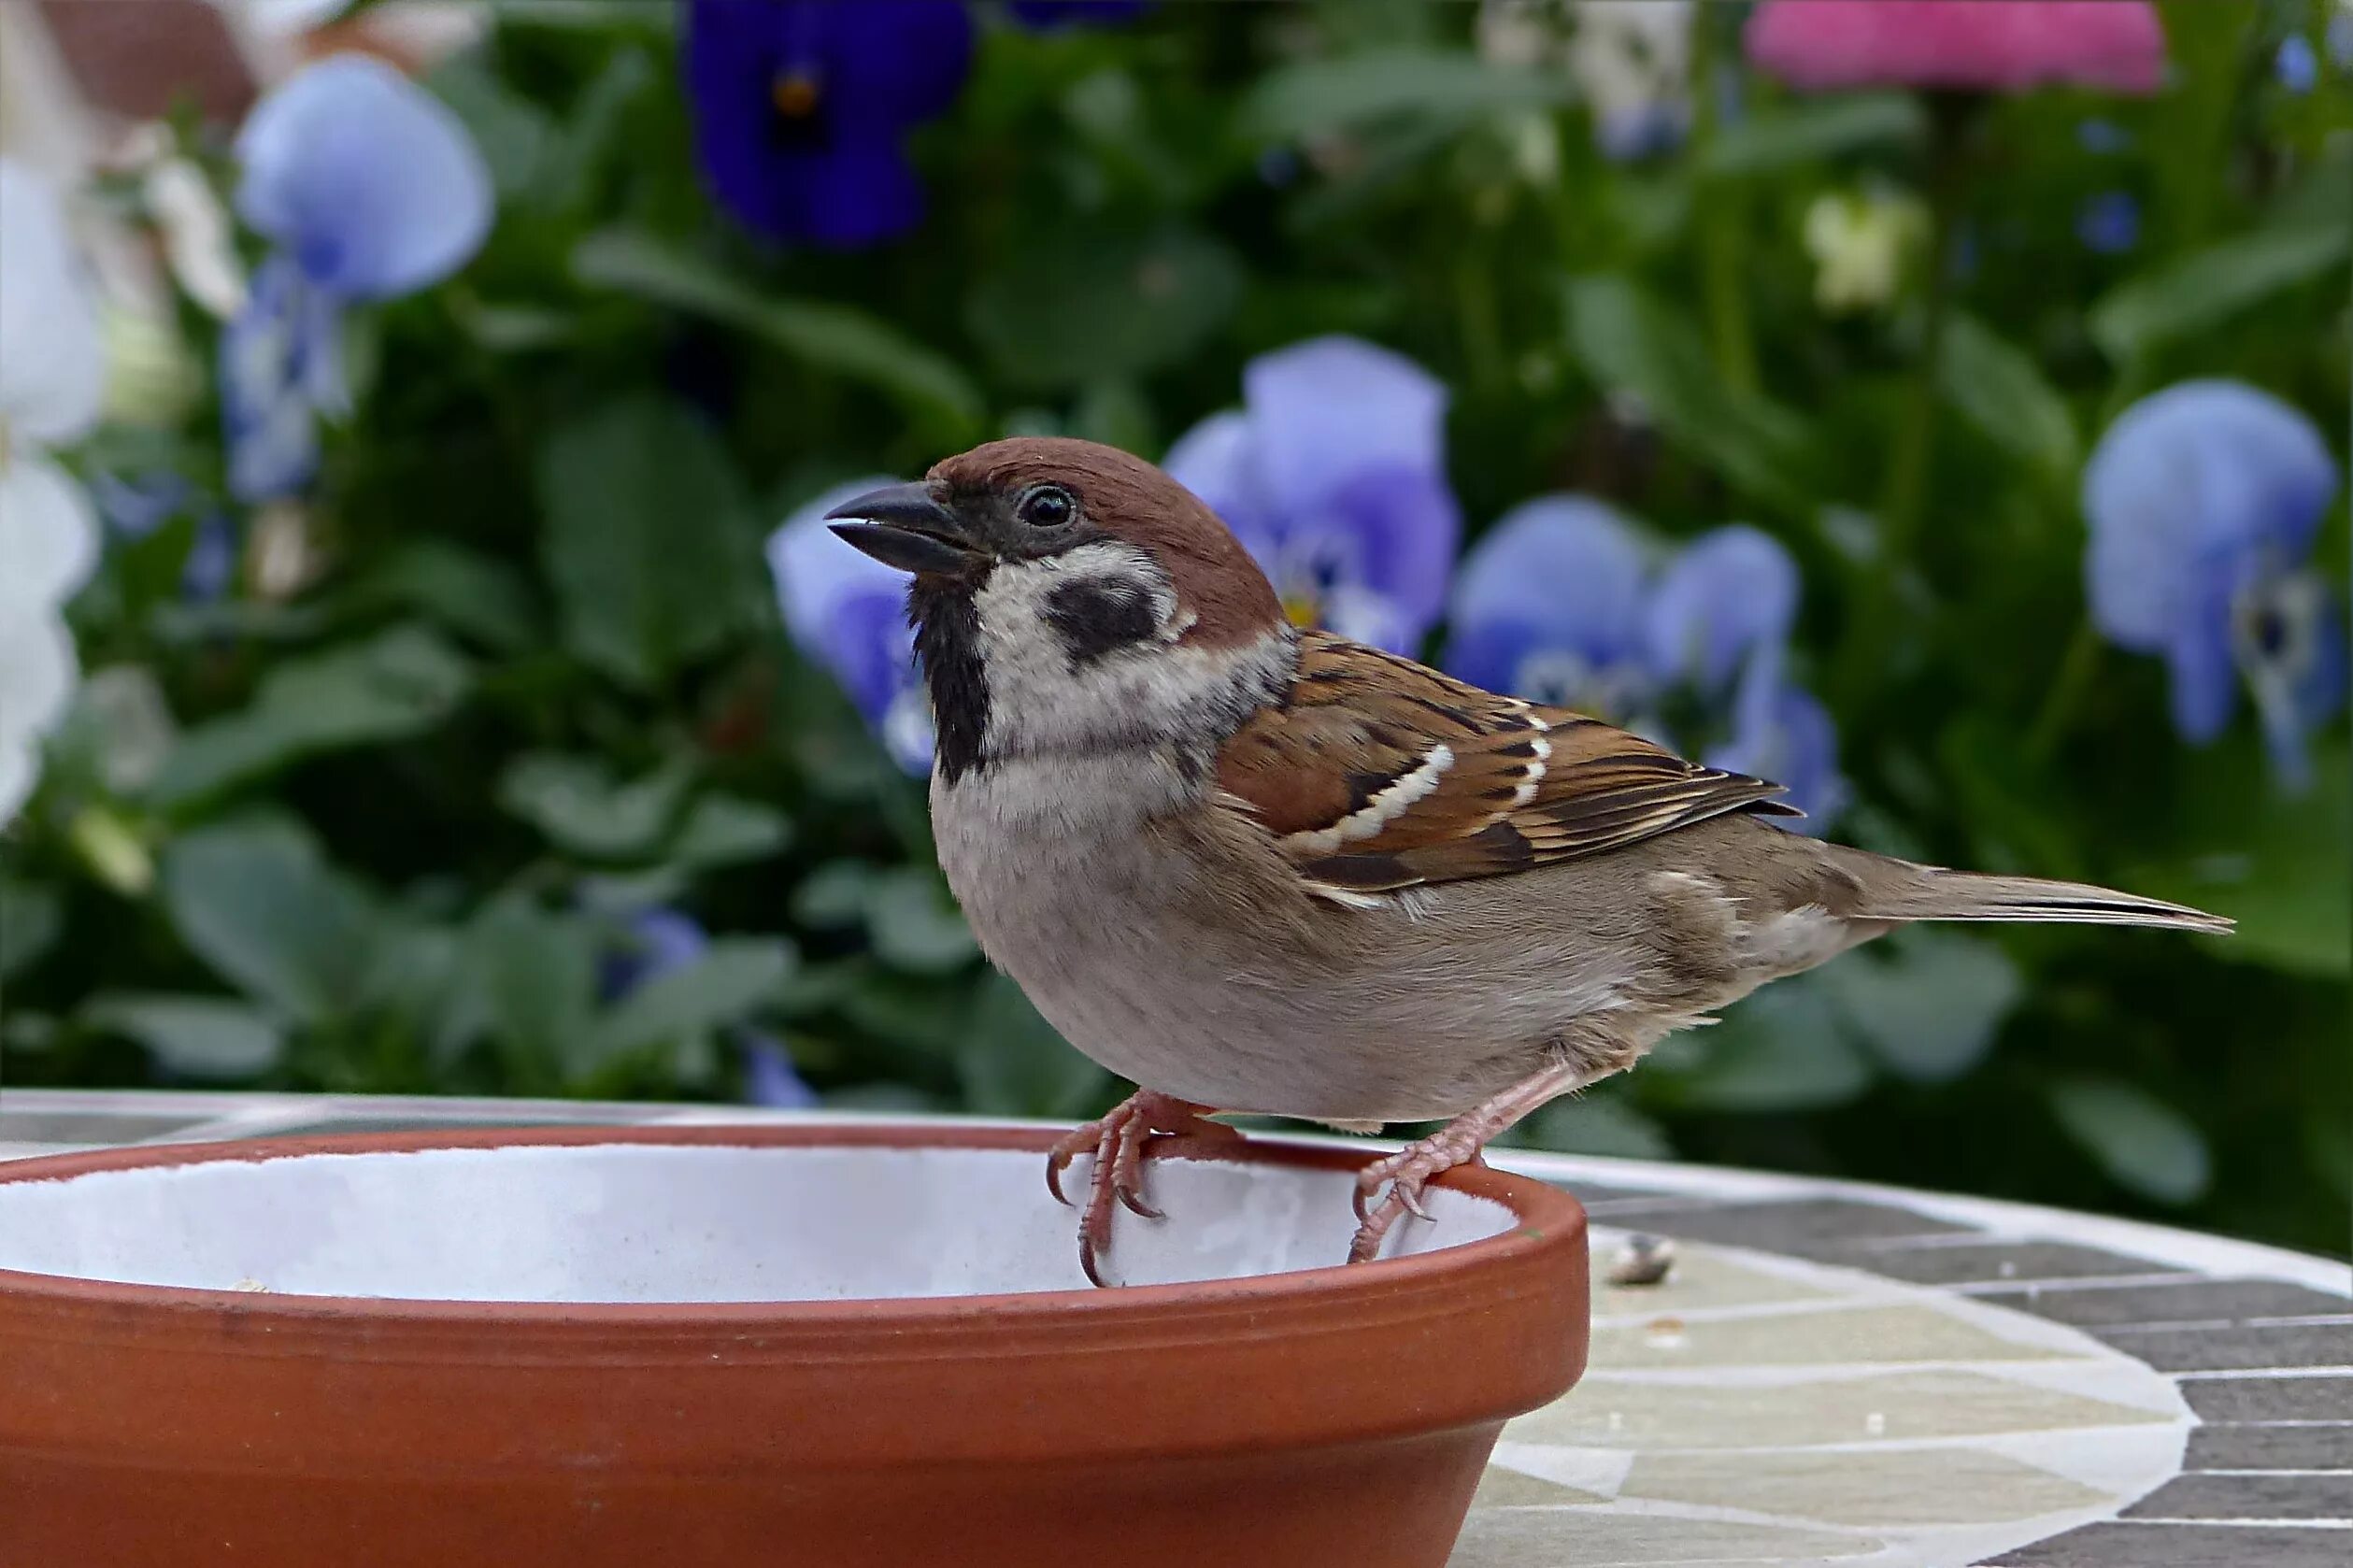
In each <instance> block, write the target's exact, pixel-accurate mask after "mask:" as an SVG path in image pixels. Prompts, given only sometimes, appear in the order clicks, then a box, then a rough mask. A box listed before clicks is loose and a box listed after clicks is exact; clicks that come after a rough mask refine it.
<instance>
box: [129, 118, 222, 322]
mask: <svg viewBox="0 0 2353 1568" xmlns="http://www.w3.org/2000/svg"><path fill="white" fill-rule="evenodd" d="M140 194H141V195H142V196H144V197H145V198H146V201H147V210H148V215H149V216H150V217H151V218H153V219H154V221H155V227H156V230H157V232H158V233H159V234H161V235H162V236H163V240H164V258H165V259H166V260H167V261H168V262H170V264H171V268H172V276H173V277H174V278H178V279H179V286H180V287H181V288H182V289H184V290H186V291H187V292H188V297H189V298H190V299H193V300H194V301H195V302H196V303H197V304H198V305H201V306H204V307H205V309H206V310H207V311H209V312H210V313H211V314H212V315H214V316H217V317H219V318H221V320H222V321H226V320H228V319H229V318H230V317H232V316H234V315H235V314H236V313H237V312H238V311H240V310H242V309H244V308H245V268H244V266H243V265H242V264H240V263H239V262H238V261H237V253H236V246H235V243H234V241H233V238H232V236H231V235H230V231H229V214H228V210H227V208H225V207H222V206H221V198H220V197H219V196H217V195H215V194H214V193H213V189H212V182H211V181H210V180H208V179H207V178H205V177H204V171H203V170H201V169H199V168H197V167H196V165H195V164H193V163H190V162H189V161H188V160H187V159H185V158H164V159H162V160H160V161H159V162H157V163H156V164H154V165H153V166H152V167H151V168H150V169H149V170H148V171H147V178H145V179H144V180H142V181H141V182H140Z"/></svg>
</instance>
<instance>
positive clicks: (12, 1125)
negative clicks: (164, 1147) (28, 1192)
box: [0, 1109, 207, 1144]
mask: <svg viewBox="0 0 2353 1568" xmlns="http://www.w3.org/2000/svg"><path fill="white" fill-rule="evenodd" d="M205 1120H207V1118H205V1117H201V1116H154V1115H140V1114H138V1113H136V1112H131V1111H27V1110H8V1109H0V1143H11V1144H135V1143H138V1142H140V1141H142V1140H144V1139H147V1138H160V1137H162V1136H164V1134H165V1133H177V1132H178V1131H179V1130H180V1129H181V1128H183V1127H193V1126H195V1125H197V1124H198V1123H199V1122H202V1121H205Z"/></svg>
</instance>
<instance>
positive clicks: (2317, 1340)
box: [2092, 1321, 2353, 1372]
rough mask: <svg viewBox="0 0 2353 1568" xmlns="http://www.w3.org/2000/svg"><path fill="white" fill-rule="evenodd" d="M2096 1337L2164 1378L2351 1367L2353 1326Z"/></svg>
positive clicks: (2114, 1332)
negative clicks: (2179, 1374) (2185, 1374)
mask: <svg viewBox="0 0 2353 1568" xmlns="http://www.w3.org/2000/svg"><path fill="white" fill-rule="evenodd" d="M2092 1335H2093V1337H2094V1338H2097V1339H2100V1340H2103V1341H2105V1342H2106V1343H2107V1344H2110V1345H2113V1346H2115V1347H2117V1348H2118V1349H2119V1350H2121V1351H2123V1352H2124V1353H2125V1354H2126V1355H2128V1356H2132V1357H2133V1358H2135V1359H2137V1360H2140V1361H2146V1362H2147V1363H2148V1364H2149V1365H2151V1366H2153V1367H2155V1368H2157V1370H2158V1371H2160V1372H2241V1371H2246V1372H2259V1371H2265V1370H2269V1369H2271V1368H2275V1367H2298V1366H2353V1321H2346V1322H2339V1323H2290V1324H2281V1325H2278V1326H2275V1327H2268V1328H2257V1327H2250V1326H2248V1325H2246V1324H2237V1325H2233V1326H2232V1327H2230V1328H2207V1329H2198V1328H2187V1329H2094V1330H2093V1331H2092Z"/></svg>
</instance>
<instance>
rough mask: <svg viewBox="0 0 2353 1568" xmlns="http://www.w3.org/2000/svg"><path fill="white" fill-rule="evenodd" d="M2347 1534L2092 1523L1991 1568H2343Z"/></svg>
mask: <svg viewBox="0 0 2353 1568" xmlns="http://www.w3.org/2000/svg"><path fill="white" fill-rule="evenodd" d="M2346 1545H2347V1541H2346V1532H2344V1531H2342V1530H2298V1529H2296V1528H2294V1527H2292V1526H2273V1527H2266V1526H2261V1525H2223V1524H2136V1523H2131V1522H2121V1521H2120V1522H2117V1523H2102V1524H2088V1525H2085V1526H2084V1527H2083V1528H2082V1529H2081V1530H2071V1531H2069V1532H2067V1533H2065V1534H2064V1535H2054V1536H2052V1537H2051V1538H2050V1539H2049V1540H2047V1541H2037V1542H2035V1543H2034V1544H2033V1545H2032V1546H2031V1547H2018V1549H2017V1550H2015V1551H2010V1552H2004V1554H2003V1555H2002V1556H2000V1557H1993V1558H1988V1559H1987V1560H1986V1563H1987V1568H2249V1565H2250V1564H2256V1563H2260V1564H2261V1568H2345V1557H2346V1550H2345V1548H2346Z"/></svg>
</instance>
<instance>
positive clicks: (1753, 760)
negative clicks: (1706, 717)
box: [1701, 681, 1847, 833]
mask: <svg viewBox="0 0 2353 1568" xmlns="http://www.w3.org/2000/svg"><path fill="white" fill-rule="evenodd" d="M1701 760H1702V761H1704V762H1705V763H1707V764H1708V765H1709V766H1711V767H1719V768H1728V769H1730V770H1731V771H1733V772H1734V773H1745V774H1748V775H1750V776H1751V777H1757V778H1770V779H1772V780H1773V781H1774V782H1775V784H1780V785H1784V786H1786V787H1787V788H1788V790H1789V794H1788V796H1787V797H1786V798H1787V799H1788V801H1789V803H1790V805H1794V806H1796V807H1797V808H1798V809H1799V810H1800V811H1803V812H1804V813H1805V816H1804V819H1802V820H1798V819H1791V818H1787V817H1775V818H1768V819H1766V820H1769V821H1771V822H1773V823H1774V825H1775V826H1776V827H1785V828H1789V829H1790V830H1791V831H1793V832H1797V833H1818V832H1820V831H1821V829H1822V826H1823V824H1824V823H1826V822H1828V821H1829V820H1831V819H1832V817H1835V816H1836V815H1838V808H1839V807H1840V806H1841V805H1844V804H1845V803H1846V799H1847V783H1846V780H1845V779H1843V778H1842V777H1839V773H1838V726H1837V724H1836V723H1835V722H1834V721H1833V720H1832V719H1831V716H1830V710H1829V709H1828V708H1826V707H1824V706H1822V705H1821V703H1820V702H1818V700H1816V698H1815V697H1814V696H1813V694H1812V693H1810V692H1808V691H1805V690H1804V688H1802V687H1798V686H1794V685H1791V684H1790V683H1788V682H1786V681H1779V682H1775V683H1772V684H1766V683H1763V682H1758V683H1756V684H1753V685H1751V686H1749V687H1747V688H1746V689H1744V690H1743V691H1741V692H1740V694H1739V697H1738V699H1737V700H1736V701H1735V702H1734V704H1733V732H1732V734H1731V736H1730V737H1729V738H1727V739H1726V740H1725V741H1724V742H1723V744H1721V745H1720V746H1716V747H1712V748H1709V750H1708V751H1707V753H1706V755H1705V756H1704V757H1703V758H1702V759H1701Z"/></svg>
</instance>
